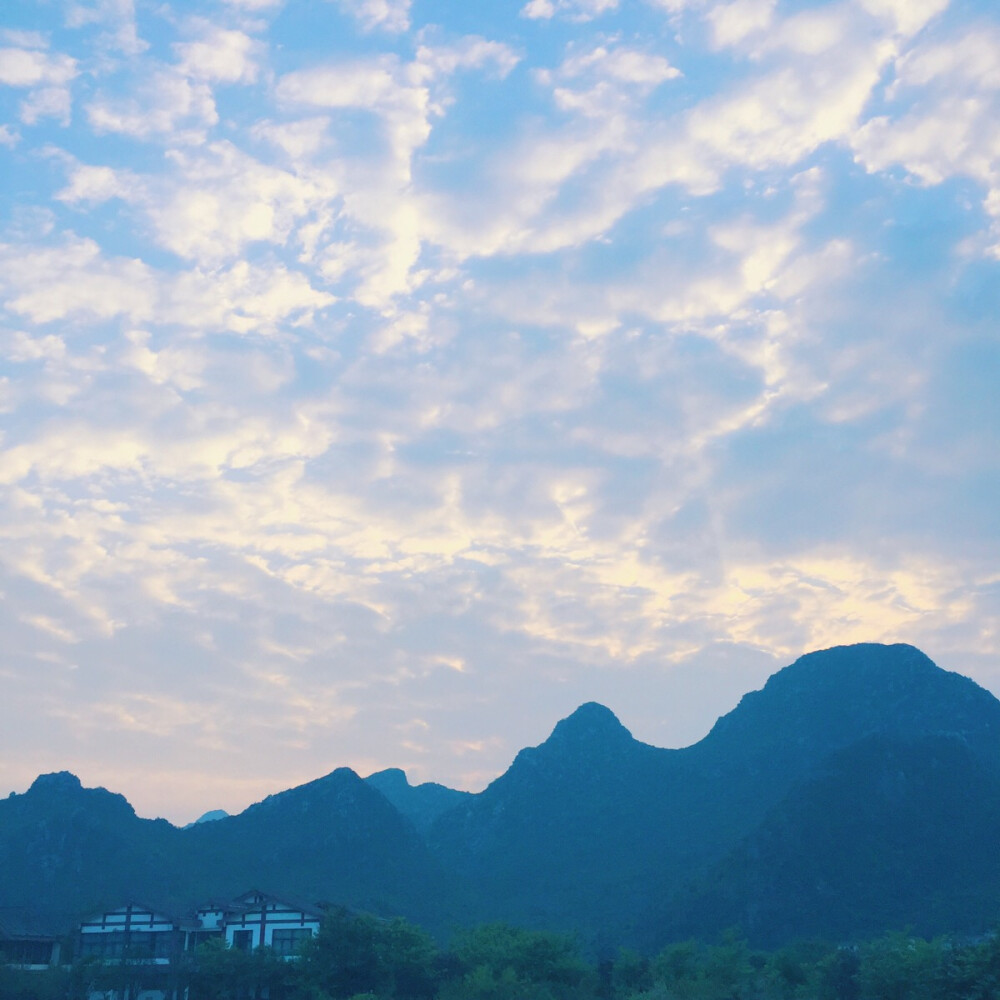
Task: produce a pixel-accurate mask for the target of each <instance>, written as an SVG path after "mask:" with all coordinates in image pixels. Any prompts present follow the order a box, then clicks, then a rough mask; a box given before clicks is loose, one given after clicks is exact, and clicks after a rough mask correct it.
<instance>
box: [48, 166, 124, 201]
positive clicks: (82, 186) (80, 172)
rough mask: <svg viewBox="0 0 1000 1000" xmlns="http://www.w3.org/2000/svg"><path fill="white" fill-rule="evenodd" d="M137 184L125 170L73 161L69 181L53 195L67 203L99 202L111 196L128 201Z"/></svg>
mask: <svg viewBox="0 0 1000 1000" xmlns="http://www.w3.org/2000/svg"><path fill="white" fill-rule="evenodd" d="M139 184H140V182H139V181H138V179H137V178H136V177H135V175H134V174H132V173H131V172H130V171H127V170H113V169H112V168H111V167H98V166H91V165H88V164H83V163H73V164H72V166H71V167H70V177H69V183H68V184H67V185H66V187H64V188H63V189H62V190H61V191H57V192H56V193H55V195H54V196H53V197H54V198H55V199H56V200H58V201H65V202H67V203H69V204H75V203H77V202H92V203H99V202H103V201H108V200H109V199H111V198H121V199H123V200H125V201H128V200H130V199H132V198H134V197H135V196H136V194H137V191H138V190H139Z"/></svg>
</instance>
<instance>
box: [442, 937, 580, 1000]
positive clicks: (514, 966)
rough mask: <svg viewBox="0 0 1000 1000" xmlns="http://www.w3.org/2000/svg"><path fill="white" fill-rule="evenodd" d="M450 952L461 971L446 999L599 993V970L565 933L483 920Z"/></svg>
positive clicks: (540, 998)
mask: <svg viewBox="0 0 1000 1000" xmlns="http://www.w3.org/2000/svg"><path fill="white" fill-rule="evenodd" d="M451 953H452V957H453V958H454V960H455V963H456V965H457V969H458V975H457V976H456V977H455V978H453V980H452V981H451V982H450V983H448V984H446V987H445V988H444V989H443V990H442V992H441V996H442V997H443V998H445V1000H518V998H523V1000H564V998H565V1000H570V998H574V1000H575V998H581V997H587V996H593V995H595V993H596V989H597V976H596V972H595V971H594V970H593V969H592V968H590V967H589V966H588V965H587V964H586V963H585V962H584V961H583V960H582V959H581V958H580V954H579V947H578V945H577V944H576V942H575V941H574V940H573V939H572V938H569V937H567V936H565V935H563V934H556V933H553V932H551V931H529V930H525V929H524V928H521V927H512V926H510V925H508V924H483V925H481V926H479V927H474V928H472V929H470V930H465V931H462V932H460V933H459V934H457V935H456V937H455V940H454V941H453V943H452V949H451Z"/></svg>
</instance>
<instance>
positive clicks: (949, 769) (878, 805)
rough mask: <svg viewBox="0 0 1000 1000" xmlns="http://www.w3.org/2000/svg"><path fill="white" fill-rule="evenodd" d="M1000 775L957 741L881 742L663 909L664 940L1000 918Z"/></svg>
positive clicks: (867, 744)
mask: <svg viewBox="0 0 1000 1000" xmlns="http://www.w3.org/2000/svg"><path fill="white" fill-rule="evenodd" d="M998 845H1000V774H998V772H997V770H996V769H995V768H993V767H989V766H987V765H985V764H984V762H983V761H982V760H981V759H980V758H977V756H976V755H975V754H974V753H973V752H972V751H971V750H970V748H969V746H968V745H967V744H966V743H964V742H963V741H962V740H961V739H958V738H954V737H949V736H928V737H924V738H922V739H918V740H903V739H899V738H893V737H889V736H882V735H880V736H872V737H869V738H867V739H864V740H861V741H859V742H858V743H856V744H853V745H852V746H850V747H847V748H846V749H844V750H840V751H838V752H836V753H835V754H833V755H832V756H831V757H830V758H829V759H828V760H827V761H826V762H825V763H824V765H823V767H822V768H820V769H819V770H818V772H817V773H815V774H813V775H812V776H810V778H809V779H808V780H807V781H806V782H804V783H803V784H802V785H800V786H798V787H797V788H795V789H794V790H793V792H792V793H790V794H789V795H788V796H787V797H786V798H785V799H784V800H783V801H782V802H781V803H780V804H779V805H778V806H777V807H775V808H774V809H773V810H772V811H771V812H770V814H769V815H768V817H767V819H766V821H765V822H764V823H763V824H762V825H761V826H760V827H759V828H758V829H757V830H755V831H754V833H753V834H752V835H751V836H749V837H747V838H746V839H745V840H744V841H742V842H741V843H740V844H739V845H738V846H737V847H736V848H734V850H733V851H732V852H731V853H730V854H729V855H728V856H727V857H726V858H725V859H724V860H723V861H722V862H721V863H719V864H718V865H717V866H716V867H714V869H713V870H712V871H711V872H709V873H708V874H706V875H705V876H703V877H702V878H700V879H698V880H696V881H695V882H694V883H693V884H691V885H689V886H687V887H686V888H685V890H684V892H683V893H682V894H680V895H679V897H677V898H674V899H672V900H671V901H670V905H668V906H667V907H665V908H660V912H659V914H658V917H659V920H660V921H661V923H660V937H661V939H664V940H666V939H671V938H686V937H689V936H704V935H712V934H715V933H717V932H718V930H719V929H720V928H722V927H730V926H740V927H742V928H743V929H744V931H745V932H746V933H747V934H748V935H749V936H750V937H751V939H752V940H754V941H755V942H756V943H758V944H762V945H776V944H780V943H781V942H783V941H787V940H789V939H791V938H796V937H808V936H816V937H821V936H823V937H829V938H833V939H834V940H851V939H859V938H865V937H872V936H875V935H877V934H879V933H881V932H882V931H884V930H885V929H886V928H904V927H910V928H912V929H913V931H914V932H915V933H917V934H924V935H928V936H930V935H933V934H936V933H941V932H942V931H945V930H947V931H953V932H959V933H971V934H981V933H984V932H986V931H989V930H991V929H994V928H995V927H996V925H997V922H998V920H1000V905H998V904H1000V850H998Z"/></svg>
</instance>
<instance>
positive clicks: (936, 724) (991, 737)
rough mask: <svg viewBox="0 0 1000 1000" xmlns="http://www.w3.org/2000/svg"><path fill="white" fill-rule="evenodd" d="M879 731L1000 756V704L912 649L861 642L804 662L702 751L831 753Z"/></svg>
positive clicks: (725, 721)
mask: <svg viewBox="0 0 1000 1000" xmlns="http://www.w3.org/2000/svg"><path fill="white" fill-rule="evenodd" d="M875 733H893V734H896V735H900V736H904V737H912V738H916V737H922V736H926V735H934V734H938V733H941V734H946V735H947V734H950V735H952V736H957V737H959V738H960V739H967V740H970V741H971V742H972V743H973V744H974V745H975V746H976V747H977V749H978V750H979V752H985V753H987V754H988V755H990V756H996V755H997V754H998V753H1000V702H998V701H997V699H996V698H994V697H993V695H992V694H990V693H989V692H988V691H986V690H984V689H983V688H981V687H980V686H979V685H978V684H976V683H975V682H974V681H972V680H970V679H969V678H968V677H963V676H961V675H960V674H956V673H951V672H949V671H947V670H942V669H941V668H940V667H938V666H937V665H936V664H935V663H934V662H933V660H931V659H930V658H929V657H928V656H926V655H925V654H924V653H922V652H921V651H920V650H919V649H917V648H915V647H914V646H908V645H906V644H904V643H897V644H895V645H883V644H881V643H857V644H855V645H851V646H834V647H832V648H830V649H822V650H818V651H817V652H814V653H807V654H806V655H805V656H801V657H799V659H797V660H796V661H795V662H794V663H792V664H791V665H790V666H787V667H785V668H784V669H783V670H779V671H778V672H777V673H776V674H774V675H773V676H772V677H771V678H770V679H769V680H768V682H767V683H766V684H765V685H764V687H763V688H762V689H761V690H759V691H751V692H750V693H749V694H747V695H744V696H743V698H742V699H741V701H740V703H739V705H738V706H737V707H736V708H735V709H734V710H733V711H732V712H730V713H729V714H728V715H724V716H723V717H722V718H721V719H719V721H718V722H717V723H716V724H715V726H714V727H713V729H712V731H711V732H710V733H709V734H708V736H706V737H705V739H704V740H703V741H702V743H701V744H700V746H701V747H702V750H703V751H709V752H714V753H715V754H716V755H721V756H722V757H728V758H730V759H738V758H740V757H745V756H747V755H753V754H755V753H767V754H770V753H773V752H775V751H776V749H777V748H778V747H779V746H781V745H783V746H786V747H787V746H799V747H802V748H806V747H811V748H812V753H813V755H814V756H815V755H819V754H822V753H828V752H830V751H832V750H835V749H837V748H838V747H841V746H845V745H846V744H848V743H851V742H853V741H854V740H858V739H862V738H864V737H866V736H869V735H872V734H875Z"/></svg>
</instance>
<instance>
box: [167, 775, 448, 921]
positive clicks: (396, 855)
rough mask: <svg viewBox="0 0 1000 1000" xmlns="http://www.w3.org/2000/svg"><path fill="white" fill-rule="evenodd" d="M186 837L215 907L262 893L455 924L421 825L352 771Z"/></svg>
mask: <svg viewBox="0 0 1000 1000" xmlns="http://www.w3.org/2000/svg"><path fill="white" fill-rule="evenodd" d="M183 834H184V839H185V849H186V852H187V856H188V859H189V863H190V864H191V865H192V866H193V868H194V869H195V870H196V871H198V872H199V877H198V879H197V882H198V884H199V885H200V886H204V887H205V888H206V889H207V890H208V895H209V896H212V897H214V898H226V897H228V896H233V895H236V894H237V893H238V892H240V891H242V890H244V889H245V888H246V887H247V886H256V887H258V888H261V889H263V890H265V891H269V892H273V893H275V894H277V895H281V894H282V893H284V894H286V895H292V896H294V897H299V898H303V899H306V900H310V901H314V902H318V901H325V902H331V903H337V904H344V905H348V906H354V907H358V908H362V909H365V910H371V911H373V912H376V913H382V914H386V915H394V914H403V915H405V916H407V917H410V918H411V919H414V920H419V921H421V922H424V923H427V924H428V925H431V926H440V924H441V921H442V920H444V919H447V918H450V917H451V915H452V914H451V911H450V910H449V905H448V904H449V901H450V898H451V888H452V887H451V880H449V878H448V876H447V875H446V873H445V871H444V870H443V869H442V867H441V865H440V864H439V863H438V862H437V861H436V860H435V859H434V858H433V857H432V856H431V854H430V852H429V851H428V850H427V848H426V846H425V845H424V843H423V841H422V840H421V838H420V837H419V835H418V834H417V832H416V830H415V829H414V827H413V825H412V824H411V823H410V822H409V821H407V820H406V819H405V818H404V817H403V816H402V815H400V813H399V812H398V811H397V810H396V809H395V808H394V807H393V806H392V805H391V804H390V803H389V802H388V801H387V800H386V798H385V797H384V796H383V795H382V794H381V793H380V792H378V791H377V790H375V789H374V788H372V787H371V786H369V785H368V784H367V783H366V782H365V781H363V780H362V779H361V778H359V777H358V775H357V774H355V773H354V772H353V771H351V770H350V769H349V768H338V769H337V770H335V771H333V772H332V773H331V774H328V775H326V777H323V778H319V779H318V780H316V781H311V782H309V783H307V784H305V785H300V786H299V787H297V788H293V789H290V790H289V791H285V792H281V793H279V794H277V795H271V796H268V798H266V799H264V801H263V802H259V803H257V804H256V805H252V806H250V807H249V808H248V809H246V810H245V811H244V812H242V813H240V814H239V815H238V816H230V817H227V818H223V819H219V820H216V821H215V822H212V823H204V824H199V825H197V826H194V827H191V828H189V829H188V830H185V831H183ZM202 898H204V893H203V896H202ZM192 902H194V900H192Z"/></svg>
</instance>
